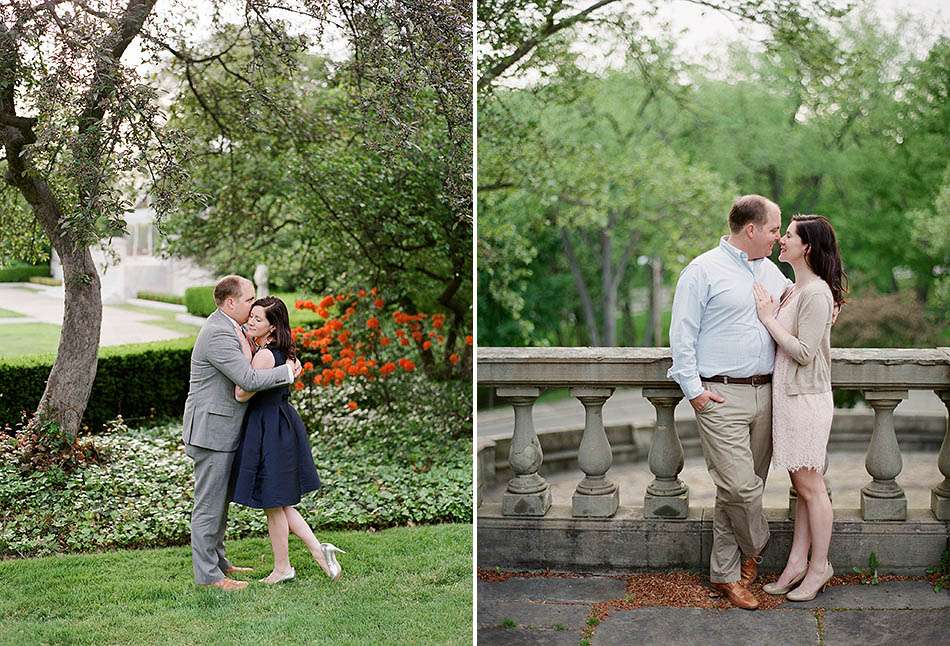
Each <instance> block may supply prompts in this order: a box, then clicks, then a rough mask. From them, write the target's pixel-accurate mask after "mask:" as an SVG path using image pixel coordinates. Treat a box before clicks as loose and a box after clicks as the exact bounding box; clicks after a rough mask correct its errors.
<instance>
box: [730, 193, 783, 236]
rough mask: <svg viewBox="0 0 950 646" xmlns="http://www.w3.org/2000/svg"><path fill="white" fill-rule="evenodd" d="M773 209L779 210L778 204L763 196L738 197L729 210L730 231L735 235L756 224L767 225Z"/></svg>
mask: <svg viewBox="0 0 950 646" xmlns="http://www.w3.org/2000/svg"><path fill="white" fill-rule="evenodd" d="M771 209H775V210H779V208H778V204H776V203H775V202H773V201H772V200H770V199H768V198H765V197H762V196H761V195H743V196H742V197H737V198H736V201H735V202H733V203H732V208H731V209H729V230H730V231H732V232H733V233H739V232H740V231H742V227H744V226H745V225H747V224H749V222H754V223H755V224H758V225H762V224H765V223H766V222H767V221H768V219H769V211H770V210H771Z"/></svg>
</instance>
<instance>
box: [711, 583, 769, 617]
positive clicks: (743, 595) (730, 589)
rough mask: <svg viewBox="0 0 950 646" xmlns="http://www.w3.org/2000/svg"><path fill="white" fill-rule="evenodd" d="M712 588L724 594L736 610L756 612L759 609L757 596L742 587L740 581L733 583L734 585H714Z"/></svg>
mask: <svg viewBox="0 0 950 646" xmlns="http://www.w3.org/2000/svg"><path fill="white" fill-rule="evenodd" d="M712 587H713V589H714V590H718V591H719V592H721V593H723V594H724V595H725V596H726V598H727V599H729V603H731V604H732V605H734V606H735V607H736V608H742V609H744V610H755V609H756V608H758V607H759V602H758V601H757V600H756V598H755V596H754V595H753V594H752V593H751V592H749V590H748V589H747V588H745V587H743V586H741V585H740V584H739V582H738V581H733V582H732V583H713V584H712Z"/></svg>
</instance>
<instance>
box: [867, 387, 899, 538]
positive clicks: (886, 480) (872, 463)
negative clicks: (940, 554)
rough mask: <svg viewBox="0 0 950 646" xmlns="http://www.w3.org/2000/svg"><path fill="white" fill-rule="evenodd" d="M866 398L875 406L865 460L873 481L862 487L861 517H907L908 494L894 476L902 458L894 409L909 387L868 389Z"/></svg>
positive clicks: (897, 472)
mask: <svg viewBox="0 0 950 646" xmlns="http://www.w3.org/2000/svg"><path fill="white" fill-rule="evenodd" d="M864 398H865V399H867V401H868V404H870V406H871V407H872V408H873V409H874V432H873V433H872V434H871V442H870V444H869V445H868V452H867V456H866V458H865V461H864V465H865V467H866V468H867V470H868V473H869V474H870V476H871V482H869V483H868V484H867V485H866V486H865V487H864V488H862V489H861V517H862V518H864V520H905V519H906V518H907V496H905V495H904V490H903V489H902V488H901V487H900V485H899V484H897V481H896V480H895V478H897V476H898V475H899V474H900V472H901V468H902V467H903V461H902V460H901V452H900V447H899V446H898V445H897V435H896V433H895V432H894V409H895V408H897V405H898V404H900V403H901V401H902V400H904V399H906V398H907V391H906V390H889V391H865V393H864Z"/></svg>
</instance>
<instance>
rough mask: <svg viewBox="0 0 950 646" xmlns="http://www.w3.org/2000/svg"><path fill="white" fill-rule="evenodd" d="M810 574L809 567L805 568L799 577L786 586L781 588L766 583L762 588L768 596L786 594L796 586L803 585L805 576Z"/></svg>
mask: <svg viewBox="0 0 950 646" xmlns="http://www.w3.org/2000/svg"><path fill="white" fill-rule="evenodd" d="M806 574H808V566H807V565H806V566H805V569H804V570H802V571H801V572H800V573H799V574H798V576H796V577H795V578H794V579H792V580H791V581H789V582H788V585H786V586H779V585H778V583H777V582H776V583H766V584H765V585H763V586H762V592H767V593H768V594H785V593H787V592H788V591H789V590H791V589H792V588H794V587H795V586H796V585H798V584H799V583H801V580H802V579H804V578H805V575H806Z"/></svg>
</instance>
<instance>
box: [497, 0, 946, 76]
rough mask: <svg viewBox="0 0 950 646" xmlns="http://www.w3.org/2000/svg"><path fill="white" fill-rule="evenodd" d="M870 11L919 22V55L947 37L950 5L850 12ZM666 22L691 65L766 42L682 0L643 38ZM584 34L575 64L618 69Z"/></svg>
mask: <svg viewBox="0 0 950 646" xmlns="http://www.w3.org/2000/svg"><path fill="white" fill-rule="evenodd" d="M590 1H591V0H580V1H578V2H577V3H576V6H578V7H581V6H587V5H588V4H590ZM868 9H870V10H871V11H874V12H875V13H877V14H878V15H879V16H880V17H881V18H882V19H883V22H884V24H885V25H888V24H891V25H892V24H894V23H895V21H896V20H897V17H898V15H899V14H910V16H911V17H912V19H914V20H920V21H921V23H922V25H924V29H922V30H921V31H929V32H930V35H929V38H927V39H925V40H921V41H920V42H917V43H915V44H916V48H917V49H918V50H919V51H920V52H926V51H927V50H928V49H929V47H930V45H931V44H932V42H933V40H934V39H935V38H936V37H937V36H939V35H941V34H942V35H948V36H950V0H860V1H859V3H858V6H857V7H856V8H855V9H853V10H852V11H853V12H854V11H861V10H868ZM667 22H668V23H669V24H670V26H671V28H672V31H673V33H677V32H679V35H678V36H677V38H676V41H677V48H676V52H677V54H678V55H680V56H681V57H682V58H683V59H685V60H687V61H689V62H691V63H706V64H709V63H711V62H712V61H713V59H715V57H716V56H718V55H719V54H720V53H724V52H725V49H726V48H725V47H724V44H725V43H726V42H728V41H731V40H735V39H737V38H743V39H747V40H750V41H753V42H754V41H763V40H765V39H766V38H767V37H768V33H769V32H768V29H767V28H766V27H763V26H761V25H753V24H749V23H747V22H744V21H742V20H740V19H738V18H736V17H732V16H728V15H725V14H722V13H720V12H717V11H713V10H711V9H707V8H705V7H700V6H697V5H695V4H692V3H689V2H683V1H682V0H670V1H669V2H668V3H667V4H666V6H665V7H663V8H662V9H661V10H660V12H659V14H658V16H657V18H656V19H655V20H653V21H651V22H649V23H647V24H646V26H645V29H646V31H647V33H652V34H660V33H662V32H663V31H664V27H663V25H664V23H667ZM584 36H585V35H584V33H583V32H580V37H579V38H578V40H577V42H576V43H575V45H574V47H573V49H574V51H576V52H579V53H580V54H581V61H580V64H581V65H582V66H583V67H584V68H585V69H589V70H591V71H601V70H604V69H607V68H610V67H620V66H622V65H623V60H624V55H623V52H622V51H612V50H615V49H616V48H615V47H613V46H612V45H611V44H610V43H605V42H604V41H603V38H602V35H600V34H591V35H590V39H589V40H588V41H587V42H584ZM537 76H538V75H537V74H528V75H526V78H524V79H519V80H517V81H514V82H512V81H510V80H509V81H507V82H506V83H505V84H506V85H524V84H530V83H531V82H532V81H533V80H534V79H535V78H537Z"/></svg>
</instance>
